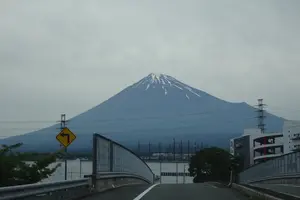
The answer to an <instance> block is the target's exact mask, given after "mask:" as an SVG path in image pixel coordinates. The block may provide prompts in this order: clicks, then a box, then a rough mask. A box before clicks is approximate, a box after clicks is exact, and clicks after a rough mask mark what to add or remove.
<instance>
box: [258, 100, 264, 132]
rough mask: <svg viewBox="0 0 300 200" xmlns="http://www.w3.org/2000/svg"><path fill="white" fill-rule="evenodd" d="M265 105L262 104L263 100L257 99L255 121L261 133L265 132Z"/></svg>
mask: <svg viewBox="0 0 300 200" xmlns="http://www.w3.org/2000/svg"><path fill="white" fill-rule="evenodd" d="M265 106H266V104H264V103H263V99H258V105H257V119H258V124H257V127H258V128H259V129H260V130H261V132H262V133H264V132H265V130H266V128H265V127H266V124H265V118H266V116H265V110H264V108H265Z"/></svg>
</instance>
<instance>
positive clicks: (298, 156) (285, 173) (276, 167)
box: [239, 152, 300, 184]
mask: <svg viewBox="0 0 300 200" xmlns="http://www.w3.org/2000/svg"><path fill="white" fill-rule="evenodd" d="M293 178H295V179H300V152H294V153H290V154H285V155H283V156H281V157H277V158H274V159H272V160H268V161H266V162H263V163H260V164H257V165H253V166H251V167H249V168H248V169H246V170H244V171H243V172H241V173H240V174H239V183H242V184H250V183H259V182H267V181H269V182H272V181H273V182H276V181H278V180H284V179H293Z"/></svg>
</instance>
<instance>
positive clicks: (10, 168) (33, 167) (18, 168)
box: [0, 143, 60, 187]
mask: <svg viewBox="0 0 300 200" xmlns="http://www.w3.org/2000/svg"><path fill="white" fill-rule="evenodd" d="M21 145H22V143H18V144H15V145H11V146H7V145H2V147H1V148H0V187H4V186H13V185H23V184H31V183H37V182H39V181H41V180H43V179H45V178H48V177H49V176H50V175H51V174H53V173H54V172H55V171H56V169H57V168H58V167H59V166H60V165H59V164H57V165H55V166H53V167H51V168H50V167H49V165H50V164H52V163H54V162H55V161H56V157H57V155H59V153H60V152H56V153H53V154H50V155H49V156H46V157H44V158H41V159H39V160H37V161H34V162H33V163H32V164H28V163H26V162H24V161H23V160H24V159H23V158H24V155H25V154H24V153H18V152H16V149H17V148H19V147H20V146H21Z"/></svg>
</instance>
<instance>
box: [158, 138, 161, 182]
mask: <svg viewBox="0 0 300 200" xmlns="http://www.w3.org/2000/svg"><path fill="white" fill-rule="evenodd" d="M160 154H161V143H159V144H158V156H159V157H158V159H159V181H160V183H161V168H162V166H161V162H162V161H161V155H160Z"/></svg>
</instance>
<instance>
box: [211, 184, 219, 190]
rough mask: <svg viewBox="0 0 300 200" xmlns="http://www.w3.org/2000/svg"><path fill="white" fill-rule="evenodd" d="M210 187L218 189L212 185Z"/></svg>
mask: <svg viewBox="0 0 300 200" xmlns="http://www.w3.org/2000/svg"><path fill="white" fill-rule="evenodd" d="M210 186H211V187H213V188H216V189H217V188H218V187H216V186H214V185H210Z"/></svg>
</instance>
